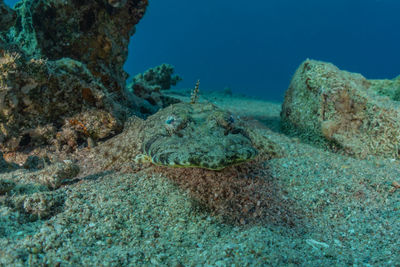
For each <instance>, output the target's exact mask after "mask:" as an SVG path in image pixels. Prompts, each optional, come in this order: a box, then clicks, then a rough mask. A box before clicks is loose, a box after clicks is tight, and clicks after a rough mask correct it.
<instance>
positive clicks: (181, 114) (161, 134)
mask: <svg viewBox="0 0 400 267" xmlns="http://www.w3.org/2000/svg"><path fill="white" fill-rule="evenodd" d="M144 125H145V126H144V127H143V128H142V131H141V136H142V138H143V142H142V147H141V150H142V153H143V154H141V155H138V156H137V157H136V162H146V161H147V162H151V163H153V164H155V165H161V166H169V167H199V168H205V169H210V170H221V169H223V168H225V167H227V166H230V165H234V164H238V163H242V162H245V161H248V160H251V159H253V158H254V157H255V156H256V155H257V150H256V149H255V148H254V147H253V146H252V142H251V140H250V138H249V137H248V135H247V134H246V132H245V130H244V129H242V128H241V127H239V126H238V123H237V122H235V119H234V118H233V116H232V115H231V114H230V113H229V112H226V111H223V110H221V109H219V108H218V107H217V106H215V105H213V104H211V103H193V104H192V103H178V104H174V105H171V106H169V107H167V108H165V109H162V110H160V111H159V112H157V113H156V114H154V115H152V116H150V117H149V118H148V119H147V120H146V121H145V123H144Z"/></svg>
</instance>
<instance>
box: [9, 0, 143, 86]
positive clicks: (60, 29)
mask: <svg viewBox="0 0 400 267" xmlns="http://www.w3.org/2000/svg"><path fill="white" fill-rule="evenodd" d="M146 6H147V0H126V1H111V0H100V1H82V0H72V1H58V0H39V1H37V0H24V1H21V2H19V3H18V4H17V5H16V7H15V10H16V12H17V14H18V18H17V23H16V26H15V29H14V34H13V36H12V37H10V41H12V42H14V43H16V44H17V45H18V47H19V48H20V49H22V50H23V51H24V53H26V54H27V55H31V56H38V55H40V56H42V57H45V58H47V59H49V60H58V59H61V58H65V57H68V58H72V59H75V60H79V61H81V62H82V63H84V64H86V65H87V67H88V69H89V70H90V71H91V72H92V73H93V75H94V76H95V77H99V78H100V80H101V82H102V83H103V85H104V86H105V87H106V88H107V90H109V91H112V92H120V91H121V89H122V88H124V87H125V80H126V78H127V74H126V73H125V71H124V70H123V68H122V67H123V65H124V63H125V61H126V58H127V55H128V43H129V38H130V36H131V35H133V33H134V32H135V25H136V24H137V23H138V22H139V20H140V19H141V18H142V16H143V15H144V13H145V10H146Z"/></svg>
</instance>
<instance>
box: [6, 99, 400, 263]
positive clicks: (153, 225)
mask: <svg viewBox="0 0 400 267" xmlns="http://www.w3.org/2000/svg"><path fill="white" fill-rule="evenodd" d="M184 99H186V100H187V98H184ZM201 100H202V101H211V102H213V103H215V104H216V105H218V106H219V107H221V108H223V109H227V110H230V111H231V112H232V113H235V114H236V115H238V116H239V117H240V118H242V119H248V120H256V121H257V123H254V124H253V125H255V126H254V127H260V129H263V130H265V133H266V135H267V136H268V138H269V139H270V140H272V141H273V142H275V143H276V144H278V145H279V146H281V147H282V148H283V150H284V155H283V156H282V157H279V158H273V159H271V160H268V161H267V162H265V170H267V171H268V173H269V174H270V178H269V179H270V182H271V181H272V183H273V186H274V187H276V188H277V189H279V190H278V191H279V192H284V195H282V196H280V197H281V198H282V199H284V200H288V201H290V203H292V205H293V210H296V211H299V212H297V213H296V214H298V216H299V217H298V218H295V220H294V221H295V222H296V223H295V224H294V225H288V224H287V223H285V222H282V223H280V222H279V221H274V222H273V223H272V222H271V223H269V222H268V218H266V220H264V221H263V223H261V224H257V223H256V224H251V225H249V224H244V225H235V224H228V223H224V222H221V221H220V220H219V219H218V218H217V217H215V216H213V215H212V214H211V213H210V212H208V211H207V209H204V208H202V207H201V206H200V205H199V204H198V203H196V201H193V199H191V197H190V196H189V194H188V192H186V191H184V190H182V189H181V188H179V187H178V186H177V185H176V184H175V183H174V182H173V181H172V180H171V179H168V178H167V177H165V176H164V175H162V174H161V173H160V174H157V173H154V172H153V173H152V174H149V173H148V172H145V171H143V170H140V171H137V172H135V171H132V172H126V173H116V172H112V171H104V172H101V173H98V174H96V175H90V176H87V177H84V178H83V179H81V180H80V181H78V182H75V183H71V184H69V185H64V186H62V187H61V188H59V189H57V190H56V192H52V193H56V194H57V195H59V196H61V197H62V198H63V199H64V201H63V202H62V203H63V204H62V206H60V207H59V208H58V210H57V212H55V213H54V214H53V215H52V216H48V217H47V218H44V219H43V218H36V219H33V218H32V217H29V216H26V215H24V214H23V213H22V212H21V211H19V210H18V209H16V208H15V207H13V205H11V204H10V203H11V202H12V201H10V199H12V198H14V202H12V203H15V198H18V197H21V196H22V195H27V194H28V195H29V194H35V193H36V192H38V191H40V190H41V189H40V187H35V186H36V185H34V184H32V185H31V184H30V183H29V179H28V178H26V177H31V176H32V173H29V172H28V171H26V170H17V171H14V172H8V173H3V174H0V177H1V178H4V179H10V180H16V181H17V180H18V181H24V183H25V184H24V185H21V186H20V187H21V188H20V189H19V190H17V191H15V193H13V195H6V196H0V265H1V266H400V188H397V187H396V184H397V183H398V182H400V171H399V170H400V161H399V160H394V159H383V158H377V157H369V158H367V159H356V158H352V157H349V156H346V155H342V154H340V153H333V152H332V151H329V150H328V149H325V148H323V147H320V146H318V145H315V144H311V143H307V142H303V141H302V140H300V139H299V138H296V137H290V136H287V135H285V134H283V133H282V132H281V131H280V128H279V121H280V118H279V113H280V104H279V103H272V102H267V101H261V100H257V99H252V98H246V97H242V96H229V95H223V94H218V93H210V94H205V95H204V96H203V97H202V99H201ZM24 176H26V177H25V178H24ZM21 177H22V178H21ZM181 179H185V177H181ZM26 181H28V182H26ZM21 183H22V182H21ZM266 197H268V196H266ZM295 216H297V215H295Z"/></svg>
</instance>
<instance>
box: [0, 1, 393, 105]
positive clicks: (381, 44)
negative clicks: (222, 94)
mask: <svg viewBox="0 0 400 267" xmlns="http://www.w3.org/2000/svg"><path fill="white" fill-rule="evenodd" d="M5 2H6V3H8V4H10V5H11V6H12V5H13V4H14V3H15V2H16V1H10V0H6V1H5ZM149 2H150V5H149V8H148V11H147V14H146V15H145V17H144V18H143V20H142V21H141V22H140V23H139V25H137V32H136V34H135V35H134V36H133V38H132V41H131V44H130V47H129V58H128V60H127V62H126V65H125V69H126V71H127V72H128V73H130V74H131V75H134V74H135V73H138V72H143V71H144V70H146V69H147V68H150V67H153V66H156V65H159V64H161V63H170V64H172V65H174V66H175V68H176V72H177V73H178V74H180V75H182V76H183V78H184V80H183V81H182V82H181V83H180V84H179V85H178V86H177V87H178V88H180V87H182V88H187V87H193V86H194V84H195V82H196V80H197V79H200V80H201V89H203V90H205V89H210V90H218V89H224V88H225V87H229V88H231V89H232V90H233V92H235V93H243V94H247V95H251V96H256V97H261V98H264V99H270V100H278V101H281V100H282V99H283V95H284V92H285V90H286V89H287V87H288V84H289V82H290V79H291V76H292V75H293V73H294V71H295V70H296V68H297V66H298V65H299V64H300V63H301V62H302V61H303V60H304V59H306V58H312V59H319V60H323V61H329V62H332V63H334V64H335V65H337V66H338V67H340V68H341V69H346V70H349V71H352V72H359V73H362V74H363V75H364V76H366V77H367V78H393V77H395V76H397V75H398V74H399V70H400V53H399V52H400V51H399V43H400V20H399V19H398V16H399V14H400V1H398V0H323V1H321V0H302V1H299V0H252V1H239V0H202V1H190V0H168V1H166V0H149Z"/></svg>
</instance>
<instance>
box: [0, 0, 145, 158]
mask: <svg viewBox="0 0 400 267" xmlns="http://www.w3.org/2000/svg"><path fill="white" fill-rule="evenodd" d="M3 6H4V3H3V1H1V3H0V10H1V11H0V12H1V20H2V23H1V26H0V27H2V29H0V148H1V149H2V150H3V151H16V150H22V149H25V148H27V147H29V148H32V147H37V146H40V145H43V144H46V145H47V144H54V145H55V147H54V149H58V148H61V149H63V150H68V151H71V150H72V151H73V150H75V149H76V148H77V147H78V146H79V145H82V144H83V143H84V142H86V140H89V139H90V140H94V141H96V140H98V139H103V138H108V137H110V136H112V135H115V134H116V133H118V132H120V131H121V130H122V127H123V123H124V122H125V120H126V119H127V118H128V117H129V116H131V115H132V114H137V113H139V111H138V107H135V106H134V103H131V102H130V101H129V97H128V96H127V93H126V92H125V80H126V77H127V75H126V73H125V72H124V70H123V64H124V62H125V60H126V57H127V51H128V42H129V37H130V36H131V35H132V34H133V33H134V29H135V25H136V24H137V23H138V22H139V20H140V19H141V17H142V16H143V14H144V12H145V9H146V6H147V1H146V0H127V1H107V0H101V1H75V0H74V1H58V0H38V1H37V0H23V1H20V2H18V3H17V4H16V6H15V12H14V11H13V10H12V9H9V8H3ZM4 7H5V6H4ZM10 16H16V19H15V25H14V26H13V27H11V28H9V27H10V26H12V25H13V24H14V20H10V22H8V23H6V22H4V24H3V20H6V17H10ZM6 24H7V25H6ZM3 28H4V29H3ZM7 29H8V30H7ZM2 30H3V31H2Z"/></svg>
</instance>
